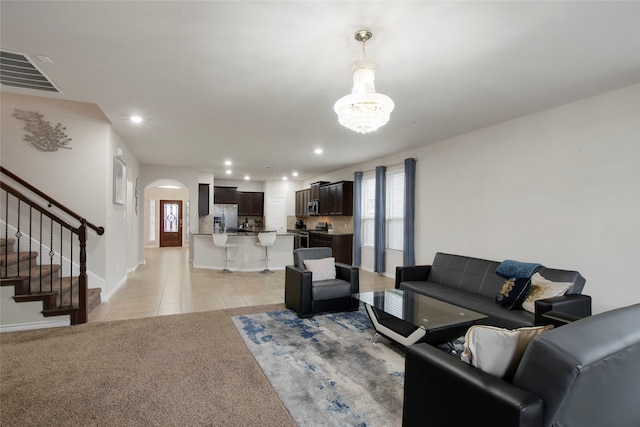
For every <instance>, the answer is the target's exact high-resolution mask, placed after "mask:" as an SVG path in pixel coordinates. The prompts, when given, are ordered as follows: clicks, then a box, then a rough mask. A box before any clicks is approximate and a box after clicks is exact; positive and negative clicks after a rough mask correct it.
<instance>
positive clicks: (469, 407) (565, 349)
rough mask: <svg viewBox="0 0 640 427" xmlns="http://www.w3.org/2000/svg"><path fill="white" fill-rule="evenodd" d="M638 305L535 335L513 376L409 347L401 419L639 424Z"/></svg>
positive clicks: (414, 422) (495, 426) (538, 425)
mask: <svg viewBox="0 0 640 427" xmlns="http://www.w3.org/2000/svg"><path fill="white" fill-rule="evenodd" d="M639 378H640V304H635V305H631V306H628V307H623V308H618V309H615V310H611V311H607V312H604V313H600V314H597V315H595V316H591V317H585V318H583V319H579V320H576V321H575V322H572V323H569V324H567V325H565V326H560V327H558V328H555V329H553V330H550V331H547V332H544V333H542V334H540V335H538V336H537V337H535V338H534V339H533V340H532V341H531V343H530V344H529V346H528V347H527V349H526V350H525V352H524V354H523V357H522V359H521V361H520V364H519V365H518V368H517V370H516V373H515V376H514V378H513V380H512V382H508V381H505V380H502V379H500V378H498V377H494V376H492V375H490V374H487V373H485V372H484V371H482V370H480V369H478V368H475V367H473V366H471V365H469V364H467V363H465V362H462V361H460V359H459V358H457V357H454V356H452V355H450V354H448V353H445V352H444V351H441V350H439V349H437V348H436V347H432V346H430V345H428V344H416V345H413V346H409V347H407V351H406V359H405V386H404V406H403V415H402V425H403V426H405V427H408V426H424V425H428V426H441V425H490V426H492V427H500V426H505V427H516V426H526V427H533V426H535V427H551V426H568V427H571V426H576V427H583V426H621V427H622V426H640V409H639V406H638V396H640V381H639V380H638V379H639Z"/></svg>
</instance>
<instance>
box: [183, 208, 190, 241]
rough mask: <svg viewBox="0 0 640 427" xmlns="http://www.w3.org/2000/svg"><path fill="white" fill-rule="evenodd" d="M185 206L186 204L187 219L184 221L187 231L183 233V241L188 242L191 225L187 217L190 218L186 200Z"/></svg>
mask: <svg viewBox="0 0 640 427" xmlns="http://www.w3.org/2000/svg"><path fill="white" fill-rule="evenodd" d="M185 204H186V211H187V218H186V221H185V222H186V223H187V231H185V238H184V239H185V240H186V241H187V242H188V241H189V234H191V231H189V226H190V224H191V223H190V221H189V216H190V215H189V201H188V200H186V201H185Z"/></svg>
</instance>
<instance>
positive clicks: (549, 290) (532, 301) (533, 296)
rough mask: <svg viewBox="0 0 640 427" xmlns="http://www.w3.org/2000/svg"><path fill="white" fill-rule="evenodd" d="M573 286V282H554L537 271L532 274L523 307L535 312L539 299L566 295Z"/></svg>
mask: <svg viewBox="0 0 640 427" xmlns="http://www.w3.org/2000/svg"><path fill="white" fill-rule="evenodd" d="M571 286H573V282H552V281H551V280H547V279H545V278H544V277H542V275H540V273H536V274H534V275H533V276H531V287H530V288H529V294H528V295H527V297H526V298H525V299H524V302H523V303H522V308H524V309H525V310H527V311H529V312H531V313H535V307H536V301H537V300H539V299H545V298H553V297H558V296H560V295H564V293H565V292H567V291H568V290H569V288H570V287H571Z"/></svg>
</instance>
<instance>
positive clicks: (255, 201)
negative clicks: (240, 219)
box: [236, 191, 264, 216]
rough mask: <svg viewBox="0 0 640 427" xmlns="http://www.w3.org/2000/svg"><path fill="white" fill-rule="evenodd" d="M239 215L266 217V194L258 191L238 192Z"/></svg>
mask: <svg viewBox="0 0 640 427" xmlns="http://www.w3.org/2000/svg"><path fill="white" fill-rule="evenodd" d="M236 195H237V199H238V215H245V216H264V193H262V192H258V191H238V192H237V193H236Z"/></svg>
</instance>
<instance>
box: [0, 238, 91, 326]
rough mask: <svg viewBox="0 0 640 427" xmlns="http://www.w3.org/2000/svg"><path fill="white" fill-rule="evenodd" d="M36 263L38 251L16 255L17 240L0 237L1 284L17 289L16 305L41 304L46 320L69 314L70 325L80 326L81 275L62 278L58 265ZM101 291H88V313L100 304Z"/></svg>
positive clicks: (22, 252)
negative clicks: (79, 276)
mask: <svg viewBox="0 0 640 427" xmlns="http://www.w3.org/2000/svg"><path fill="white" fill-rule="evenodd" d="M37 260H38V252H36V251H31V252H28V251H26V252H24V251H21V252H15V239H13V238H9V239H4V238H0V271H1V272H2V275H3V277H2V278H1V279H0V285H2V286H14V287H15V296H14V297H13V299H14V300H15V301H16V302H27V301H42V308H43V309H42V314H43V315H44V316H45V317H50V316H59V315H69V316H70V318H71V324H77V323H79V322H78V306H79V288H80V287H79V285H78V282H79V278H78V276H75V277H61V276H60V265H59V264H38V262H37ZM5 266H6V269H5ZM5 271H6V276H5ZM100 292H101V289H100V288H89V289H88V290H87V313H90V312H91V311H92V310H93V309H94V308H96V307H97V306H98V305H99V304H100V302H101V299H100Z"/></svg>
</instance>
